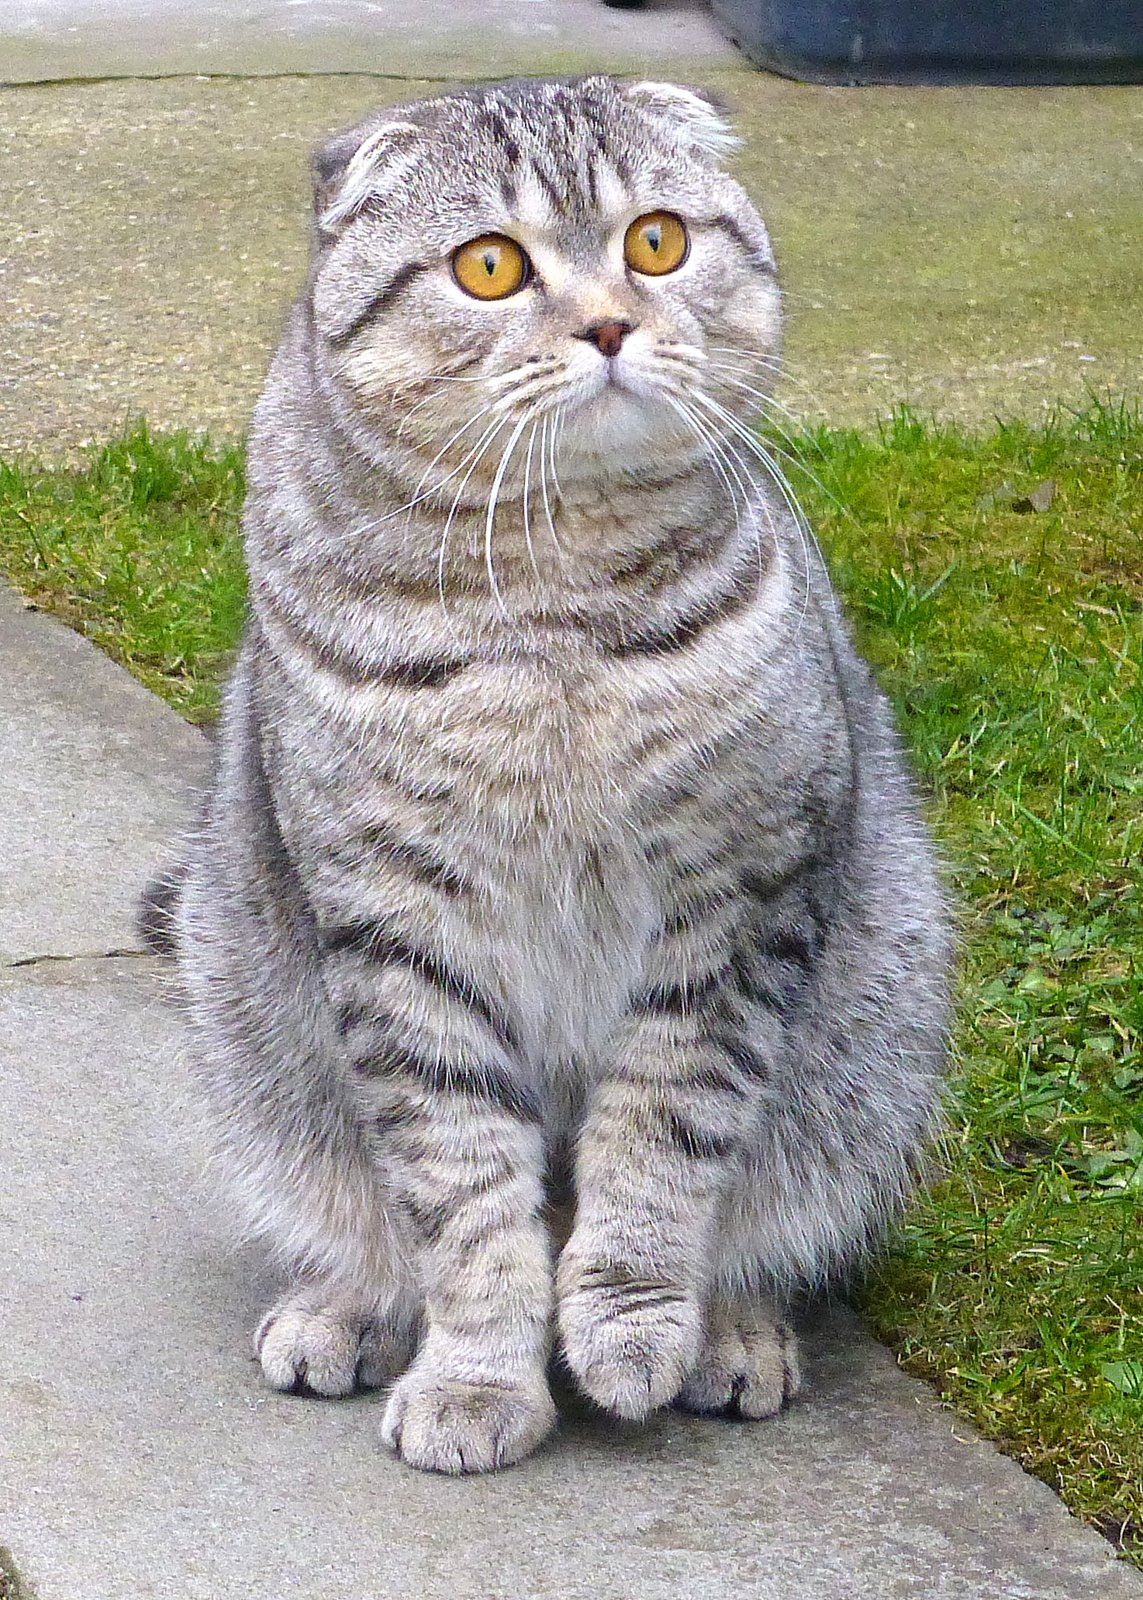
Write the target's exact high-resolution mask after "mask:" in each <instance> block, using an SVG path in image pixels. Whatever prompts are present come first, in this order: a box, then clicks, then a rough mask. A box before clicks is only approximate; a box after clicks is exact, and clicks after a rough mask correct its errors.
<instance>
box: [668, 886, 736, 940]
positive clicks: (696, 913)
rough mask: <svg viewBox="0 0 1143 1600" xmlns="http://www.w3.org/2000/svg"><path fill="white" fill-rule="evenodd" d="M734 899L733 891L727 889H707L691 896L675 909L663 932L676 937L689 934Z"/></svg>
mask: <svg viewBox="0 0 1143 1600" xmlns="http://www.w3.org/2000/svg"><path fill="white" fill-rule="evenodd" d="M733 899H734V893H733V891H732V890H730V889H726V888H714V889H707V890H705V891H703V892H702V893H700V894H695V895H691V896H690V898H689V899H686V900H681V901H680V902H679V903H678V904H677V905H676V906H675V907H674V909H673V910H672V911H671V913H670V915H669V916H668V917H667V918H666V920H665V921H664V923H663V931H664V932H665V933H667V934H675V935H677V934H680V933H688V932H689V931H690V930H691V929H692V928H694V927H695V926H696V924H697V923H699V922H702V921H704V920H705V919H706V918H707V917H709V916H710V915H711V913H712V912H714V911H721V910H722V908H723V906H725V905H729V904H730V902H731V901H732V900H733Z"/></svg>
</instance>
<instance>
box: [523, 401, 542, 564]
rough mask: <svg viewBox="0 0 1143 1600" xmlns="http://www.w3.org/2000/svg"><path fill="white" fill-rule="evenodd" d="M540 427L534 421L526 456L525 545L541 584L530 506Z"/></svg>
mask: <svg viewBox="0 0 1143 1600" xmlns="http://www.w3.org/2000/svg"><path fill="white" fill-rule="evenodd" d="M539 426H540V424H539V422H538V421H533V423H532V431H531V433H530V434H529V435H528V449H527V451H526V452H525V455H524V543H525V544H526V545H527V547H528V560H529V561H530V562H531V563H532V571H533V573H534V574H535V578H536V583H537V584H539V583H540V581H541V580H540V569H539V567H538V566H537V565H536V552H535V549H534V548H533V545H532V518H531V508H530V506H529V503H528V501H529V495H530V491H531V484H532V451H533V450H534V449H535V446H536V429H537V428H538V427H539Z"/></svg>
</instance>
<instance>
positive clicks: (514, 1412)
mask: <svg viewBox="0 0 1143 1600" xmlns="http://www.w3.org/2000/svg"><path fill="white" fill-rule="evenodd" d="M555 1422H556V1408H555V1406H554V1404H553V1403H552V1397H551V1395H550V1394H549V1393H548V1387H547V1384H546V1382H545V1380H544V1378H543V1375H542V1374H539V1375H537V1377H536V1379H535V1380H534V1381H533V1382H531V1383H528V1384H511V1383H506V1384H503V1385H501V1384H492V1383H461V1382H458V1381H457V1380H456V1379H452V1378H447V1377H444V1376H442V1375H440V1374H438V1373H437V1372H435V1371H434V1369H433V1368H432V1367H431V1366H429V1365H427V1364H426V1365H425V1366H423V1367H421V1368H420V1369H418V1367H417V1366H416V1365H414V1366H413V1367H411V1368H410V1370H409V1371H408V1372H407V1373H406V1374H405V1376H404V1377H403V1378H402V1379H400V1381H399V1382H398V1384H397V1386H396V1388H395V1389H394V1390H393V1393H392V1394H391V1395H390V1396H389V1403H388V1405H387V1406H386V1408H385V1416H384V1420H383V1422H382V1424H381V1434H382V1438H383V1439H384V1441H385V1443H386V1444H387V1445H388V1446H389V1448H390V1449H391V1450H393V1451H394V1452H395V1453H396V1454H397V1455H398V1456H400V1458H401V1460H402V1461H405V1462H407V1463H408V1464H409V1466H411V1467H419V1468H420V1469H421V1470H422V1471H423V1472H448V1473H453V1474H459V1473H462V1472H491V1471H493V1470H494V1468H496V1467H507V1466H510V1465H511V1463H512V1462H513V1461H520V1460H521V1459H522V1458H523V1457H524V1456H526V1455H529V1454H530V1453H531V1451H533V1450H534V1449H535V1448H536V1446H537V1445H538V1444H540V1443H541V1442H542V1441H543V1440H544V1439H545V1438H547V1436H548V1434H549V1433H550V1432H551V1431H552V1429H553V1427H554V1426H555Z"/></svg>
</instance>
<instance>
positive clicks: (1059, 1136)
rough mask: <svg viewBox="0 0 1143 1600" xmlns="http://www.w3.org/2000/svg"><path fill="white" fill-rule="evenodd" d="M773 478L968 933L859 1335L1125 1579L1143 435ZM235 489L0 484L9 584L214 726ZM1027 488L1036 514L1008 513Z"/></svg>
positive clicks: (1136, 1081)
mask: <svg viewBox="0 0 1143 1600" xmlns="http://www.w3.org/2000/svg"><path fill="white" fill-rule="evenodd" d="M794 453H795V456H796V458H797V461H798V463H800V464H796V465H794V466H793V468H792V475H793V477H794V480H795V483H796V486H797V489H798V492H799V494H800V495H801V497H802V499H803V501H804V503H805V504H806V506H807V509H808V510H809V512H810V514H811V517H812V520H813V522H814V524H815V526H816V527H817V529H818V531H819V535H820V537H821V540H822V543H823V545H824V546H825V547H826V549H827V551H828V554H829V556H830V559H831V563H832V565H833V568H834V571H835V573H836V575H837V578H838V581H839V584H840V586H841V588H842V589H843V591H844V593H845V595H846V598H847V601H848V605H849V610H850V614H851V616H852V617H853V618H854V621H855V623H856V626H857V630H858V633H859V635H860V637H861V642H862V645H863V647H864V648H865V650H866V651H867V653H868V654H869V655H870V656H871V658H872V659H873V661H874V662H875V664H876V666H877V669H878V672H879V675H880V678H881V681H882V683H883V684H884V685H885V687H886V689H887V690H888V692H889V693H890V695H891V696H892V697H893V700H894V702H895V704H896V706H897V709H898V712H899V715H900V718H901V722H902V726H903V727H904V729H905V732H906V735H907V738H908V740H909V742H910V745H911V747H912V749H913V751H914V755H915V760H916V765H917V768H918V770H919V772H920V774H921V777H922V781H923V783H924V785H925V788H926V791H927V793H928V795H929V800H930V811H931V815H932V817H933V820H934V823H935V825H936V827H937V830H938V833H939V835H940V838H941V840H942V844H943V849H944V853H945V857H946V859H947V861H948V863H949V871H950V877H951V880H952V883H953V887H954V892H955V896H956V899H957V902H958V905H959V908H960V915H961V924H962V936H963V950H962V963H961V977H960V1010H959V1023H958V1029H957V1038H956V1067H957V1078H956V1089H955V1097H954V1101H953V1105H952V1108H951V1116H950V1130H949V1134H948V1138H947V1140H946V1143H945V1146H944V1149H943V1151H942V1153H941V1157H942V1158H941V1161H940V1168H939V1171H938V1173H937V1175H936V1179H935V1181H934V1183H933V1185H932V1187H931V1189H930V1190H929V1191H928V1193H927V1194H926V1195H925V1196H923V1197H922V1198H921V1199H920V1200H919V1201H918V1203H917V1204H916V1205H915V1206H914V1208H913V1210H912V1212H911V1214H910V1216H909V1218H908V1220H907V1223H906V1225H905V1227H904V1229H903V1230H902V1232H901V1234H900V1236H899V1239H898V1241H897V1243H896V1246H895V1248H894V1250H893V1251H892V1253H891V1254H890V1255H889V1256H888V1257H887V1258H886V1259H885V1260H884V1262H882V1263H881V1264H880V1265H879V1266H878V1268H877V1269H876V1271H874V1272H873V1273H872V1274H871V1275H870V1277H869V1280H868V1282H867V1284H866V1287H865V1291H864V1302H865V1307H866V1310H867V1312H868V1314H869V1316H870V1317H871V1319H872V1321H873V1323H874V1325H875V1326H876V1328H877V1329H878V1331H879V1332H880V1333H881V1334H882V1336H883V1337H885V1338H886V1339H887V1340H888V1341H889V1342H890V1343H891V1344H893V1345H894V1347H895V1348H896V1349H897V1350H898V1351H899V1352H900V1355H901V1358H902V1360H903V1361H904V1363H905V1365H906V1366H908V1367H909V1368H910V1369H911V1370H913V1371H916V1372H919V1373H922V1374H924V1375H925V1376H926V1377H928V1378H930V1379H931V1380H932V1381H933V1382H935V1383H936V1384H937V1385H938V1386H939V1388H940V1389H941V1390H942V1392H943V1393H945V1394H946V1395H947V1396H948V1397H949V1399H950V1401H951V1402H952V1403H953V1404H955V1405H956V1406H957V1407H958V1408H960V1409H961V1410H962V1411H964V1412H966V1413H967V1414H968V1415H969V1416H970V1417H971V1418H972V1419H973V1420H974V1421H975V1422H976V1423H977V1425H978V1426H979V1427H981V1428H982V1429H983V1430H984V1431H985V1432H986V1433H988V1434H989V1435H990V1436H991V1437H992V1438H994V1439H996V1440H997V1441H998V1443H999V1444H1000V1445H1001V1446H1002V1448H1004V1449H1005V1450H1007V1451H1009V1452H1010V1453H1011V1454H1013V1455H1014V1456H1016V1457H1017V1458H1018V1459H1019V1460H1020V1461H1022V1462H1023V1463H1024V1465H1025V1466H1027V1467H1028V1468H1029V1469H1030V1470H1031V1471H1033V1472H1035V1473H1037V1474H1039V1475H1040V1476H1041V1477H1043V1478H1045V1479H1046V1480H1047V1481H1048V1482H1050V1483H1052V1484H1053V1485H1054V1486H1055V1487H1056V1488H1058V1489H1059V1490H1060V1492H1061V1494H1062V1495H1063V1496H1064V1498H1065V1500H1066V1501H1067V1502H1068V1504H1069V1505H1070V1506H1072V1508H1073V1509H1074V1510H1076V1511H1077V1512H1079V1513H1080V1514H1081V1515H1083V1516H1085V1517H1087V1518H1088V1519H1089V1520H1090V1521H1092V1522H1093V1523H1094V1524H1095V1525H1096V1526H1098V1527H1100V1528H1101V1529H1102V1530H1103V1531H1104V1532H1105V1533H1107V1534H1108V1536H1109V1537H1112V1538H1114V1539H1116V1540H1117V1542H1118V1543H1119V1544H1120V1545H1121V1547H1122V1548H1123V1549H1124V1550H1125V1552H1126V1553H1127V1554H1129V1555H1131V1556H1133V1557H1134V1558H1136V1559H1138V1560H1140V1562H1141V1563H1143V1245H1141V1243H1140V1241H1141V1237H1143V1229H1141V1224H1143V1055H1141V1051H1140V1044H1141V1039H1143V877H1141V872H1140V862H1141V860H1143V761H1141V760H1140V752H1141V750H1143V420H1141V419H1140V417H1139V415H1138V414H1137V413H1135V412H1133V411H1129V410H1128V409H1126V408H1122V407H1121V408H1118V409H1117V408H1116V407H1114V406H1111V405H1107V404H1103V405H1101V404H1098V403H1093V404H1092V405H1091V406H1090V408H1089V409H1087V410H1086V411H1085V412H1083V413H1082V414H1081V415H1070V414H1065V413H1061V414H1059V415H1057V416H1056V417H1055V418H1053V419H1052V420H1051V421H1050V422H1049V423H1048V424H1047V425H1046V426H1042V427H1037V428H1032V427H1030V426H1026V425H1023V424H1006V425H997V426H996V427H995V428H994V429H992V430H991V431H990V432H988V433H986V434H983V435H970V434H965V433H963V432H960V431H957V430H956V429H953V428H949V427H940V426H937V425H934V424H927V423H924V422H922V421H920V420H918V419H917V418H915V417H913V416H911V415H909V414H908V413H906V412H901V413H899V414H898V415H897V416H895V417H894V419H893V420H892V421H891V422H890V423H887V424H886V425H885V426H884V427H883V428H882V430H881V431H880V433H879V434H876V435H872V436H871V435H868V434H866V435H859V434H856V433H851V432H843V431H837V430H833V431H831V430H822V431H820V432H819V433H817V434H814V435H812V436H810V437H808V438H806V439H800V440H799V441H798V442H797V443H796V445H795V447H794ZM241 477H242V474H241V462H240V459H239V456H238V455H237V453H235V452H234V451H214V450H212V449H211V448H210V447H208V446H206V445H196V444H192V443H190V442H188V441H187V440H186V439H183V438H173V439H170V438H156V439H152V438H149V437H148V436H147V434H146V433H145V431H142V430H140V431H137V432H136V433H134V434H133V435H132V436H131V437H130V438H128V439H127V440H125V441H120V442H119V443H116V444H112V445H109V446H107V447H105V448H104V449H102V450H101V451H98V452H96V453H94V454H93V455H92V457H91V459H90V462H89V464H88V465H86V466H85V467H83V468H82V469H78V470H74V471H65V470H62V469H61V470H54V471H51V470H48V469H42V468H38V467H35V466H30V465H26V464H25V465H23V466H16V465H9V466H8V467H0V565H6V566H7V568H8V571H9V572H10V574H11V577H12V579H13V581H14V582H15V583H16V584H17V585H18V586H19V587H20V588H21V589H23V590H24V592H25V593H26V594H28V595H29V596H30V597H31V598H32V599H33V600H34V601H36V603H38V604H41V605H43V606H45V607H46V608H49V609H52V610H57V611H59V612H61V613H62V614H63V615H64V616H66V617H67V619H68V620H69V621H71V622H72V623H74V624H75V625H76V626H79V627H81V628H82V629H83V630H84V631H85V632H87V633H88V634H89V635H90V636H91V637H93V638H94V639H96V640H97V641H98V642H99V643H100V644H102V645H103V646H104V647H105V648H107V649H108V650H109V651H110V652H111V653H112V654H113V655H115V656H116V657H117V658H118V659H120V660H122V661H124V663H125V664H126V665H127V666H129V667H130V668H131V669H132V670H133V671H134V672H136V673H137V674H138V676H140V677H141V678H142V679H143V681H144V682H146V683H148V684H150V685H151V686H152V687H154V688H155V689H157V690H158V691H159V692H160V693H162V694H163V695H165V696H166V698H167V699H169V700H170V701H171V702H172V704H174V705H176V706H177V707H178V708H179V709H180V710H182V711H184V712H185V713H186V714H188V715H191V716H194V717H197V718H203V717H206V716H208V715H209V714H210V713H211V711H212V710H213V708H214V706H215V705H216V701H217V684H218V678H219V674H220V671H221V669H222V667H223V665H224V663H225V660H226V656H227V651H228V649H229V647H230V645H231V644H232V642H233V639H234V637H235V634H236V631H237V627H238V624H239V620H240V614H241V606H242V580H241V571H240V564H239V554H238V544H237V536H236V526H237V515H238V506H239V499H240V494H241ZM1045 480H1052V481H1053V482H1054V484H1055V494H1054V499H1053V500H1052V503H1051V505H1050V507H1049V508H1048V509H1047V510H1043V511H1035V510H1031V509H1019V508H1020V507H1021V505H1022V504H1024V503H1025V502H1024V497H1025V496H1026V495H1027V494H1028V493H1029V492H1030V491H1031V490H1033V489H1035V488H1036V487H1037V485H1040V484H1042V483H1043V482H1044V481H1045Z"/></svg>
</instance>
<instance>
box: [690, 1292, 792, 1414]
mask: <svg viewBox="0 0 1143 1600" xmlns="http://www.w3.org/2000/svg"><path fill="white" fill-rule="evenodd" d="M801 1386H802V1376H801V1370H800V1368H799V1365H798V1341H797V1339H796V1338H795V1337H794V1334H793V1332H792V1331H791V1329H790V1328H788V1327H787V1326H786V1324H785V1323H784V1322H781V1321H779V1320H778V1319H777V1318H776V1317H771V1316H768V1315H767V1314H766V1313H765V1312H763V1311H760V1310H758V1309H756V1308H753V1307H752V1308H750V1309H748V1310H747V1309H730V1308H725V1307H724V1308H721V1309H719V1310H717V1311H716V1312H715V1313H714V1314H713V1315H712V1318H711V1324H710V1327H709V1330H708V1333H707V1337H706V1342H705V1344H704V1346H703V1350H702V1354H701V1355H700V1356H699V1359H698V1361H697V1362H696V1363H695V1366H694V1369H693V1371H692V1372H691V1373H690V1374H689V1376H688V1378H687V1381H686V1383H685V1384H684V1386H683V1388H682V1391H681V1393H680V1394H679V1398H678V1403H679V1405H680V1406H682V1407H683V1408H684V1409H685V1410H687V1411H697V1412H702V1413H704V1414H706V1415H716V1416H723V1417H743V1418H746V1419H748V1420H750V1421H759V1420H761V1419H762V1418H763V1417H776V1416H777V1415H778V1413H779V1412H780V1411H782V1410H783V1409H784V1408H785V1407H786V1406H787V1405H789V1403H790V1401H791V1400H793V1398H794V1396H795V1395H796V1394H797V1393H798V1390H799V1389H800V1388H801Z"/></svg>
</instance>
